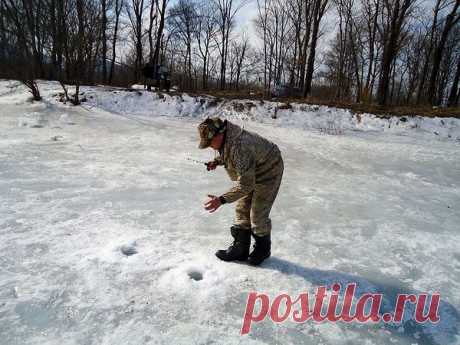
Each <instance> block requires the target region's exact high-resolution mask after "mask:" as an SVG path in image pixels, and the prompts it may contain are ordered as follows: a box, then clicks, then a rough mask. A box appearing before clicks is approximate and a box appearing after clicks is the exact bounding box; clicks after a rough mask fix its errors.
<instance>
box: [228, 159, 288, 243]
mask: <svg viewBox="0 0 460 345" xmlns="http://www.w3.org/2000/svg"><path fill="white" fill-rule="evenodd" d="M283 171H284V164H283V160H282V158H281V155H280V156H279V160H277V162H276V164H275V165H274V166H272V167H271V169H270V170H269V173H268V174H264V176H263V178H260V180H261V182H260V183H257V179H256V185H255V188H254V190H253V191H252V192H251V193H250V194H248V195H246V196H245V197H243V198H241V199H239V200H238V201H237V203H236V208H235V211H236V217H235V225H237V226H240V227H242V228H247V229H252V231H253V233H254V234H256V235H258V236H265V235H268V234H270V232H271V229H272V223H271V220H270V217H269V216H270V211H271V209H272V206H273V203H274V202H275V199H276V196H277V195H278V190H279V188H280V185H281V179H282V178H283Z"/></svg>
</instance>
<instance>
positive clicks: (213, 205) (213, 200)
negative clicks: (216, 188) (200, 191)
mask: <svg viewBox="0 0 460 345" xmlns="http://www.w3.org/2000/svg"><path fill="white" fill-rule="evenodd" d="M208 197H209V198H210V200H209V201H208V202H206V203H205V204H204V208H205V210H206V211H209V213H213V212H215V211H216V210H217V209H218V208H219V207H220V206H221V205H222V203H221V202H220V199H219V197H217V196H215V195H209V194H208Z"/></svg>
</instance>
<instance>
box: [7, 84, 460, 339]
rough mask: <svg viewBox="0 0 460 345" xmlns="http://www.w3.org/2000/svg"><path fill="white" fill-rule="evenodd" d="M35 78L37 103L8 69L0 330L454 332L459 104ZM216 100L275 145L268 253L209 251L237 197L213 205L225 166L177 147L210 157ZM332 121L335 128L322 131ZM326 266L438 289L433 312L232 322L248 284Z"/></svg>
mask: <svg viewBox="0 0 460 345" xmlns="http://www.w3.org/2000/svg"><path fill="white" fill-rule="evenodd" d="M40 88H41V91H42V94H43V95H44V101H43V102H35V103H31V102H29V101H28V100H27V99H28V97H29V95H28V94H27V92H26V91H25V89H24V88H23V87H22V86H21V85H19V83H17V82H15V81H5V80H3V81H0V253H1V254H0V339H1V340H0V343H1V344H5V345H10V344H11V345H12V344H46V345H51V344H59V345H62V344H107V345H114V344H123V345H129V344H187V345H189V344H223V345H225V344H420V345H422V344H437V345H446V344H458V343H460V244H459V243H460V234H459V224H460V211H459V207H460V150H459V149H460V143H459V141H458V138H459V137H460V130H459V128H460V126H459V122H458V120H456V119H443V120H442V123H441V119H425V120H424V119H421V118H408V119H407V121H406V122H401V121H399V122H398V120H397V119H390V120H381V119H377V118H375V117H373V116H371V115H363V116H362V117H361V119H360V121H358V119H357V117H356V116H354V115H353V114H351V113H349V112H347V111H344V110H336V109H329V108H324V107H307V108H303V109H301V107H302V106H301V105H293V109H292V110H290V109H288V110H279V111H278V112H277V116H276V119H273V118H272V116H273V114H274V108H276V106H277V104H276V103H269V102H266V103H265V104H258V103H256V102H253V105H252V106H251V105H250V104H247V103H248V102H246V101H241V102H239V103H240V104H243V105H244V109H241V107H240V108H239V107H238V106H235V105H234V104H233V103H229V104H224V105H222V104H217V105H216V106H213V104H212V99H210V98H209V99H208V98H203V99H198V98H194V97H188V96H183V97H181V98H180V97H170V96H165V97H164V98H161V97H159V96H158V95H156V94H152V93H147V92H144V93H142V92H141V91H133V92H128V91H124V90H121V89H114V88H113V89H112V88H104V87H84V88H83V92H85V96H86V97H87V102H86V103H84V104H83V106H81V107H73V106H69V105H64V104H62V103H59V102H58V101H57V96H56V95H57V93H58V92H60V90H59V86H58V85H57V84H56V83H50V82H41V83H40ZM254 104H255V106H254ZM214 105H215V104H214ZM304 107H305V106H304ZM216 112H220V113H221V114H224V115H225V116H226V117H227V118H229V119H232V120H234V121H235V122H237V123H238V124H240V125H244V127H245V128H247V129H250V130H254V131H256V132H259V133H261V134H263V135H265V136H266V137H268V138H270V139H272V140H273V141H275V142H276V143H277V144H278V145H279V146H280V148H281V150H282V152H283V157H284V160H285V175H284V180H283V184H282V187H281V190H280V194H279V197H278V200H277V202H276V204H275V206H274V209H273V211H272V221H273V224H274V229H273V250H272V257H271V258H270V259H269V260H267V261H266V262H265V263H264V264H263V265H262V267H259V268H253V267H250V266H247V265H244V264H232V263H222V262H220V261H218V259H217V258H215V256H214V251H215V250H216V249H218V248H224V247H225V246H227V245H228V244H229V242H230V238H229V234H228V228H229V226H230V224H231V220H232V215H233V207H232V205H224V206H223V207H222V208H221V209H220V210H219V211H218V212H217V213H215V214H213V215H208V214H206V213H205V211H204V210H203V207H202V203H203V201H204V200H205V199H206V198H205V197H206V194H208V193H213V194H217V195H218V194H219V193H222V192H223V191H225V190H226V188H228V187H229V186H230V185H231V183H230V181H229V180H228V178H227V177H226V174H225V172H224V171H223V170H218V171H216V172H212V173H209V172H206V170H205V169H204V166H200V165H199V164H195V163H193V162H192V161H190V160H187V157H192V158H194V159H200V160H207V159H210V158H212V157H213V154H212V152H210V151H201V150H198V149H197V140H198V139H197V133H196V125H197V124H198V123H199V121H200V119H201V118H203V117H205V116H207V115H210V114H214V113H216ZM331 126H332V127H333V128H335V129H338V130H339V131H340V132H342V133H343V134H342V135H324V134H321V132H320V131H321V130H323V129H327V128H331ZM434 132H437V134H435V133H434ZM334 282H338V283H341V284H342V285H345V284H347V283H349V282H357V283H358V286H359V292H360V293H363V292H381V293H383V294H384V297H385V301H384V311H391V310H392V308H394V301H395V296H396V295H397V294H398V293H421V292H428V293H433V292H439V293H440V294H441V301H442V302H441V306H440V318H441V320H440V322H439V323H438V324H430V323H426V324H416V323H415V322H414V321H413V320H411V318H410V317H409V316H407V317H406V319H405V320H404V322H403V323H401V324H388V325H386V324H383V323H380V324H375V325H371V324H359V323H351V324H345V323H340V322H339V323H336V324H334V323H330V322H324V323H314V322H312V321H311V322H306V323H304V324H300V325H299V324H294V323H293V322H285V323H283V324H273V323H272V322H271V321H270V320H269V319H268V320H265V321H264V322H263V323H259V324H253V327H252V331H251V333H250V334H249V335H247V336H244V337H242V336H240V334H239V333H240V328H241V324H242V317H243V313H244V308H245V302H246V298H247V294H248V292H249V291H253V290H255V291H259V292H266V293H268V294H270V295H271V296H275V295H276V294H278V293H281V292H288V293H290V294H291V295H293V296H297V295H298V294H299V293H300V292H304V291H310V292H314V290H315V288H316V287H318V286H320V285H328V286H330V285H331V284H332V283H334Z"/></svg>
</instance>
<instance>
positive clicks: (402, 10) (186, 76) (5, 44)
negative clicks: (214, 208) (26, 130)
mask: <svg viewBox="0 0 460 345" xmlns="http://www.w3.org/2000/svg"><path fill="white" fill-rule="evenodd" d="M252 2H253V4H254V3H255V5H256V8H257V14H256V16H255V18H254V19H253V20H251V21H250V22H248V23H246V24H245V25H247V26H251V27H252V29H253V30H252V31H253V32H254V33H255V35H256V36H257V37H252V36H250V35H249V34H248V32H247V31H246V30H242V29H241V27H242V25H241V23H239V22H238V21H237V18H238V15H239V14H240V13H241V12H242V11H245V8H246V7H247V6H248V3H249V1H246V0H210V1H203V0H177V1H174V0H169V1H168V0H0V64H1V69H0V77H2V78H14V79H19V80H22V81H23V82H24V83H26V84H27V85H28V86H29V87H30V89H31V91H32V93H34V96H35V97H36V98H39V97H40V95H39V90H38V87H37V84H36V83H35V80H36V79H50V80H58V81H60V82H61V84H62V86H63V89H64V91H65V94H66V97H67V98H69V97H70V96H69V95H68V93H67V86H66V85H69V84H70V85H75V86H76V89H77V92H76V93H75V94H74V96H73V97H74V99H73V101H74V103H76V104H77V103H78V102H79V100H78V87H79V85H81V84H96V83H98V84H107V85H118V86H128V85H130V84H133V83H142V81H143V76H142V68H143V66H144V65H145V64H147V63H151V64H153V65H154V66H156V65H162V66H166V67H167V68H168V70H169V72H170V76H171V81H172V85H174V86H177V87H178V89H179V90H183V91H191V92H200V91H209V90H220V91H223V92H225V91H228V92H231V91H232V90H233V91H242V92H246V93H247V92H249V91H251V92H253V93H259V94H261V95H262V96H264V97H270V95H271V94H272V93H273V91H274V90H280V89H281V90H283V92H284V93H285V95H286V96H289V97H292V98H298V99H316V100H323V101H333V102H348V103H355V104H373V105H379V106H388V105H395V106H421V105H429V106H449V107H457V106H458V105H459V97H460V90H459V79H460V21H459V20H460V0H431V1H426V0H284V1H283V0H252Z"/></svg>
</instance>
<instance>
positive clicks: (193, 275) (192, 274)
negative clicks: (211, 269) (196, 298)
mask: <svg viewBox="0 0 460 345" xmlns="http://www.w3.org/2000/svg"><path fill="white" fill-rule="evenodd" d="M188 276H189V277H190V279H193V280H196V281H200V280H203V273H201V272H200V271H189V272H188Z"/></svg>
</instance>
